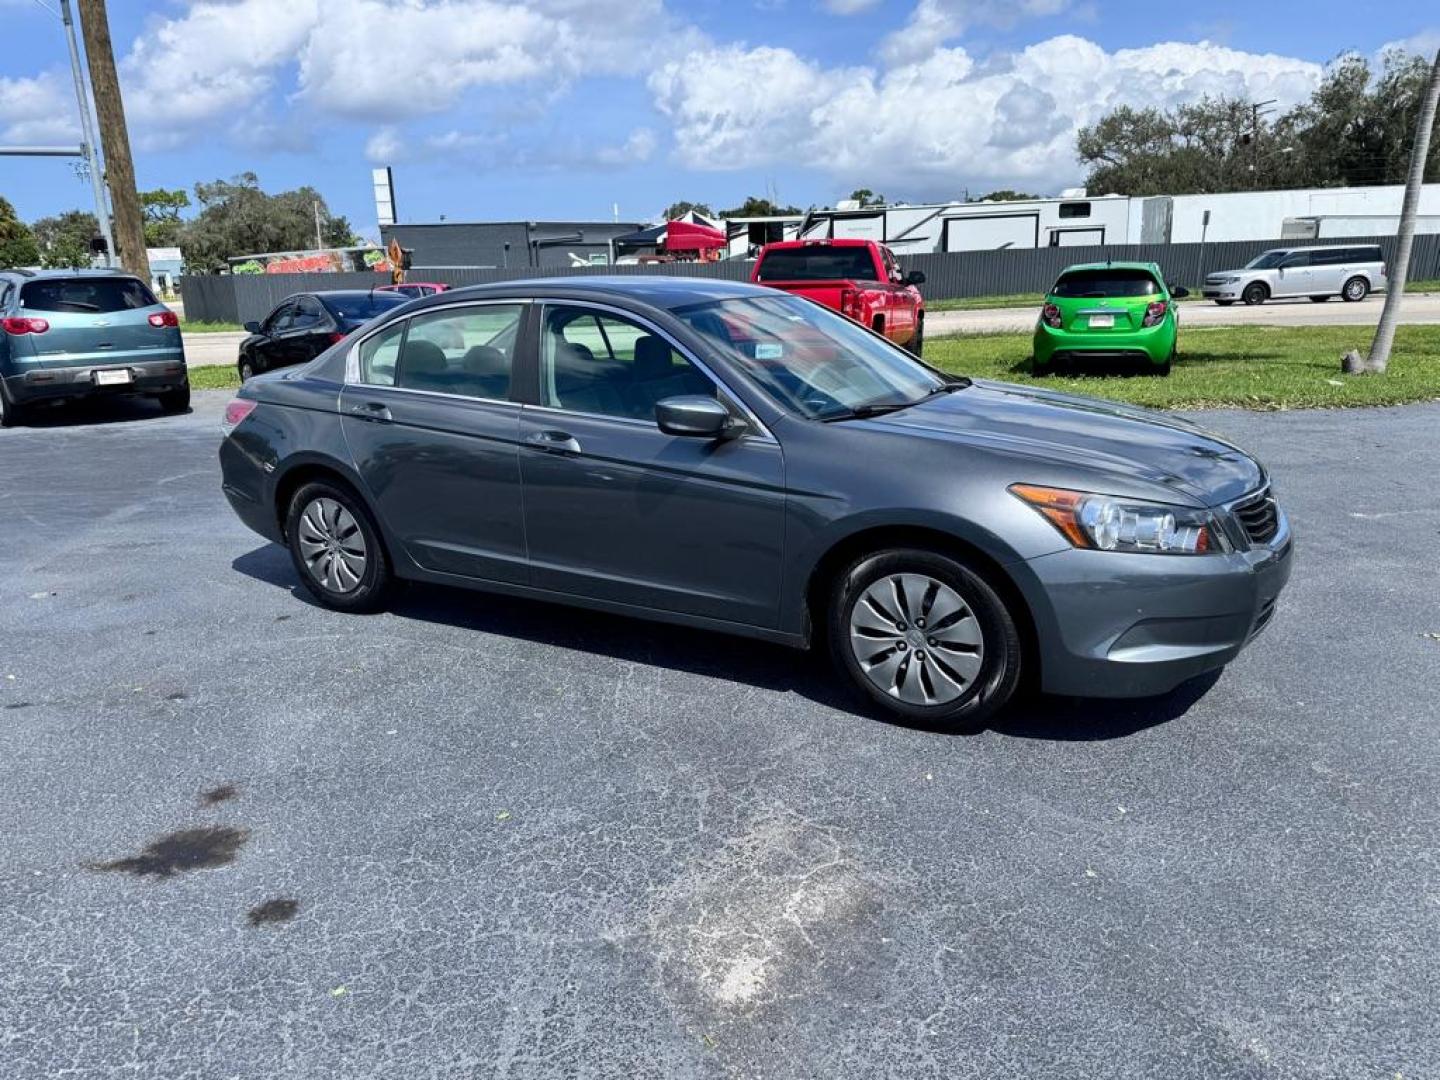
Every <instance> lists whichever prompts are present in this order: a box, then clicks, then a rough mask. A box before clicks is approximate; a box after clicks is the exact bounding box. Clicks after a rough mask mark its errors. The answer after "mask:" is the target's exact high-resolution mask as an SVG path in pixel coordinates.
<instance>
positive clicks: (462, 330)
mask: <svg viewBox="0 0 1440 1080" xmlns="http://www.w3.org/2000/svg"><path fill="white" fill-rule="evenodd" d="M524 313H525V305H524V304H476V305H474V306H472V307H461V308H445V309H442V310H440V311H432V312H429V313H427V314H424V315H416V316H415V317H414V318H412V319H409V320H407V322H406V326H407V330H406V333H405V339H404V341H403V342H402V343H401V345H400V352H399V355H398V357H397V361H396V368H395V385H396V386H398V387H401V388H402V389H405V390H427V391H429V392H431V393H436V394H457V395H459V396H461V397H472V398H488V399H491V400H495V401H504V400H506V399H507V398H509V396H510V371H511V367H512V365H513V360H514V355H515V342H516V341H517V340H518V338H519V334H520V320H521V318H522V317H523V315H524ZM362 367H363V365H362Z"/></svg>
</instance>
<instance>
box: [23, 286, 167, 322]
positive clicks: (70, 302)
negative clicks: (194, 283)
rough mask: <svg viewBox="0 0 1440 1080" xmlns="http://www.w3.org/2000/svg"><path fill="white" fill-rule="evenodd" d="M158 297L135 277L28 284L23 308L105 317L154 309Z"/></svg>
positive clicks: (24, 287) (25, 287)
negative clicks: (115, 313)
mask: <svg viewBox="0 0 1440 1080" xmlns="http://www.w3.org/2000/svg"><path fill="white" fill-rule="evenodd" d="M156 303H158V301H157V300H156V299H155V295H154V294H153V293H152V292H151V291H150V290H149V289H147V288H146V287H145V286H144V285H143V284H141V283H140V282H139V281H136V280H135V279H134V278H73V279H71V280H69V281H66V280H64V279H61V280H58V281H27V282H26V283H25V284H24V285H23V286H21V289H20V306H21V307H23V308H25V309H27V310H29V311H56V312H61V311H78V312H87V313H93V312H98V313H100V314H104V313H106V312H112V311H134V310H135V309H136V308H147V307H154V306H155V304H156Z"/></svg>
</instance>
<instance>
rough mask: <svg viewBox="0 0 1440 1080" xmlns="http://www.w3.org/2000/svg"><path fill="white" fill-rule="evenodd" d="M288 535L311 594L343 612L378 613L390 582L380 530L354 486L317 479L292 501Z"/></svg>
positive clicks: (292, 556) (289, 542) (293, 553)
mask: <svg viewBox="0 0 1440 1080" xmlns="http://www.w3.org/2000/svg"><path fill="white" fill-rule="evenodd" d="M285 537H286V541H287V543H288V544H289V547H290V558H291V561H292V562H293V563H294V564H295V572H296V573H298V574H299V575H300V580H301V581H303V582H304V583H305V587H306V588H307V589H309V590H310V592H311V594H312V595H313V596H314V597H315V598H316V599H317V600H319V601H320V602H321V603H322V604H324V605H325V606H326V607H331V608H335V609H336V610H338V611H352V612H367V611H378V610H379V609H380V608H381V607H382V606H383V605H384V603H385V597H386V594H387V593H388V592H389V589H390V584H391V580H392V579H391V574H390V565H389V561H388V560H387V558H386V556H385V548H384V546H383V545H382V544H381V542H380V531H379V529H377V528H376V526H375V521H374V519H373V518H372V517H371V516H370V511H369V510H368V509H366V507H365V504H364V503H363V502H362V501H361V500H360V498H359V497H358V496H357V495H355V494H354V493H353V492H352V491H351V490H350V489H349V488H347V487H344V486H342V485H340V484H338V483H331V482H329V481H325V480H316V481H312V482H311V483H308V484H305V485H304V486H302V487H301V488H300V490H299V491H297V492H296V493H295V496H294V498H292V499H291V500H290V512H289V513H288V514H287V515H286V519H285Z"/></svg>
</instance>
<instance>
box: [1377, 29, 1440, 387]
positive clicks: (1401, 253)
mask: <svg viewBox="0 0 1440 1080" xmlns="http://www.w3.org/2000/svg"><path fill="white" fill-rule="evenodd" d="M1437 103H1440V50H1437V51H1436V53H1435V65H1434V66H1433V67H1432V68H1431V69H1430V85H1429V86H1428V87H1426V89H1425V97H1424V100H1422V101H1421V103H1420V119H1419V120H1417V121H1416V122H1415V141H1414V145H1412V146H1411V147H1410V175H1409V177H1408V178H1407V179H1406V181H1405V202H1404V203H1403V204H1402V205H1401V207H1400V229H1399V232H1398V233H1397V235H1396V238H1395V261H1394V262H1393V263H1392V264H1391V266H1390V280H1389V281H1388V282H1386V284H1385V310H1384V311H1382V312H1381V313H1380V325H1379V326H1378V327H1377V328H1376V330H1375V342H1374V344H1373V345H1371V346H1370V357H1369V359H1368V360H1367V361H1366V369H1367V370H1369V371H1375V372H1384V370H1385V368H1386V367H1387V366H1388V365H1389V363H1390V347H1391V346H1392V345H1394V344H1395V327H1396V325H1397V324H1398V323H1399V322H1400V300H1401V298H1402V297H1403V296H1404V294H1405V279H1406V278H1407V277H1409V276H1410V248H1411V246H1412V245H1413V244H1414V242H1415V218H1416V216H1417V215H1418V214H1419V212H1420V189H1421V187H1422V186H1423V185H1424V183H1425V162H1426V160H1427V159H1428V158H1429V156H1430V129H1431V128H1433V127H1434V126H1435V106H1436V104H1437Z"/></svg>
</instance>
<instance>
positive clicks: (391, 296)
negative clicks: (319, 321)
mask: <svg viewBox="0 0 1440 1080" xmlns="http://www.w3.org/2000/svg"><path fill="white" fill-rule="evenodd" d="M320 299H321V300H322V301H323V302H324V304H325V306H326V307H327V308H329V309H330V314H332V315H334V316H335V318H337V319H339V320H340V321H341V322H365V321H366V320H367V319H373V318H374V317H375V316H376V315H379V314H380V313H381V312H382V311H388V310H389V309H390V308H393V307H399V306H400V305H401V304H403V303H406V302H407V301H408V300H409V299H410V297H408V296H406V295H405V294H404V293H397V292H388V291H386V292H374V293H370V294H368V295H366V294H363V293H362V294H360V295H357V296H322V297H321V298H320Z"/></svg>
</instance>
